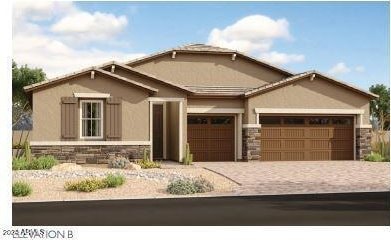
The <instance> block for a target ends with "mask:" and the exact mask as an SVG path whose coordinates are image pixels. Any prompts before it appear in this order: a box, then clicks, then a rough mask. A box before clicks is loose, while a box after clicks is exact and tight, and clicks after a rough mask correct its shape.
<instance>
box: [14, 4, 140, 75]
mask: <svg viewBox="0 0 391 240" xmlns="http://www.w3.org/2000/svg"><path fill="white" fill-rule="evenodd" d="M17 3H18V4H15V5H14V9H13V11H14V15H13V58H14V60H15V61H16V62H17V63H18V64H28V65H29V66H31V67H39V68H43V70H44V71H45V72H46V74H47V76H48V77H49V78H52V77H55V76H58V75H62V74H66V73H69V72H72V71H76V70H79V69H81V68H84V67H89V66H92V65H96V64H100V63H104V62H107V61H110V60H117V61H127V60H130V59H133V58H137V57H141V56H143V55H145V54H143V53H126V52H120V51H114V50H106V49H107V48H108V47H107V45H109V44H115V43H116V42H117V39H116V34H118V33H120V32H121V31H122V30H123V28H124V26H125V25H126V24H127V19H126V18H125V17H124V16H119V17H117V16H115V15H113V14H110V13H100V12H95V13H88V12H84V11H81V10H79V9H77V8H76V7H75V6H74V5H73V4H72V3H71V2H42V1H38V2H21V3H20V2H17ZM37 3H39V4H37ZM43 20H45V21H48V20H50V21H51V22H53V23H54V24H52V27H50V25H48V24H47V22H46V24H41V22H40V21H43ZM78 21H79V24H76V23H77V22H78ZM75 24H76V25H75ZM98 25H99V26H98ZM89 28H94V29H93V30H90V29H89ZM52 30H54V31H52ZM72 39H74V40H77V39H78V40H83V41H84V43H87V42H92V41H101V42H102V43H103V44H106V46H103V47H105V49H104V50H102V49H97V48H94V47H93V45H92V44H85V45H84V46H80V44H79V45H76V44H72ZM103 40H105V41H103Z"/></svg>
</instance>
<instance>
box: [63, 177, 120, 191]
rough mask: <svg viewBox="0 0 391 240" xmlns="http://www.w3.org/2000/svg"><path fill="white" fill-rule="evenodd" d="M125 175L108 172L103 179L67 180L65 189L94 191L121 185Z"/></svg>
mask: <svg viewBox="0 0 391 240" xmlns="http://www.w3.org/2000/svg"><path fill="white" fill-rule="evenodd" d="M124 182H125V177H123V176H122V175H119V174H108V175H107V176H106V177H105V178H103V179H96V178H89V179H84V180H80V181H73V182H66V183H65V190H67V191H78V192H93V191H96V190H98V189H102V188H114V187H118V186H121V185H122V184H124Z"/></svg>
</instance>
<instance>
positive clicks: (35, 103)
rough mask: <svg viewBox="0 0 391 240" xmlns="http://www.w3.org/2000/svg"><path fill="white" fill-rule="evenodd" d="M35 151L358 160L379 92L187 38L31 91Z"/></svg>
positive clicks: (82, 158)
mask: <svg viewBox="0 0 391 240" xmlns="http://www.w3.org/2000/svg"><path fill="white" fill-rule="evenodd" d="M25 91H26V93H27V94H28V96H29V98H30V101H31V104H32V109H33V134H32V138H31V143H30V144H31V148H32V153H33V154H34V155H44V154H51V155H55V156H56V157H57V158H58V159H59V160H60V161H64V162H77V163H105V162H107V160H108V159H109V158H110V157H111V156H114V155H121V156H125V157H127V158H129V159H138V158H142V155H143V152H144V151H145V149H146V150H147V151H149V152H150V155H151V157H152V158H153V159H169V160H175V161H179V162H181V161H183V158H184V153H185V151H186V144H187V143H188V144H189V146H190V151H191V153H193V154H194V161H248V160H261V161H268V160H273V161H280V160H356V159H357V160H361V159H363V157H364V155H365V154H368V153H370V143H371V139H370V138H371V134H370V131H371V125H370V121H369V102H370V101H371V99H374V98H376V97H377V96H376V95H374V94H372V93H370V92H368V91H365V90H361V89H359V88H357V87H355V86H352V85H350V84H347V83H344V82H341V81H338V80H336V79H334V78H332V77H330V76H327V75H325V74H322V73H319V72H317V71H307V72H303V73H299V74H295V73H292V72H290V71H288V70H285V69H282V68H280V67H276V66H273V65H271V64H268V63H266V62H263V61H260V60H258V59H255V58H253V57H250V56H247V55H245V54H243V53H241V52H238V51H235V50H231V49H226V48H220V47H214V46H208V45H204V44H190V45H185V46H181V47H177V48H173V49H170V50H167V51H163V52H158V53H155V54H152V55H149V56H146V57H142V58H140V59H136V60H133V61H129V62H126V63H119V62H115V61H113V62H109V63H105V64H103V65H100V66H94V67H90V68H87V69H83V70H80V71H77V72H73V73H70V74H67V75H65V76H61V77H58V78H54V79H51V80H47V81H43V82H40V83H36V84H32V85H29V86H26V87H25Z"/></svg>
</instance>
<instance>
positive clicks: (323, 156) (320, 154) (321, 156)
mask: <svg viewBox="0 0 391 240" xmlns="http://www.w3.org/2000/svg"><path fill="white" fill-rule="evenodd" d="M310 159H313V160H314V161H317V160H329V159H331V156H330V151H328V150H327V151H310Z"/></svg>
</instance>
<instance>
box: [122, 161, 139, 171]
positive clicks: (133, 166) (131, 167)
mask: <svg viewBox="0 0 391 240" xmlns="http://www.w3.org/2000/svg"><path fill="white" fill-rule="evenodd" d="M125 169H128V170H136V171H140V170H141V166H140V165H138V164H135V163H129V164H127V165H126V166H125Z"/></svg>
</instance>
